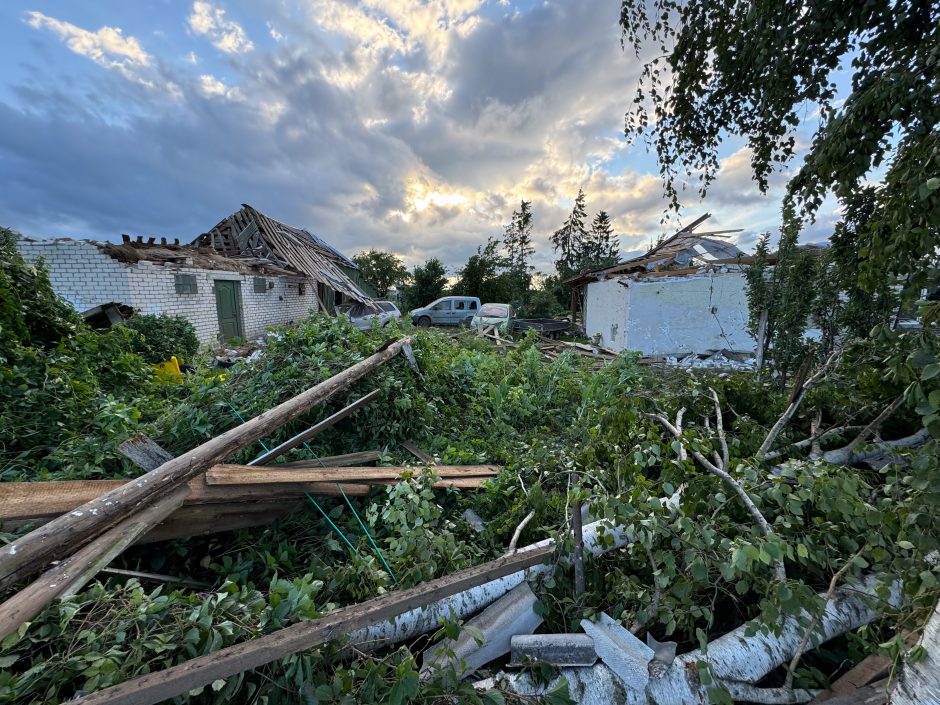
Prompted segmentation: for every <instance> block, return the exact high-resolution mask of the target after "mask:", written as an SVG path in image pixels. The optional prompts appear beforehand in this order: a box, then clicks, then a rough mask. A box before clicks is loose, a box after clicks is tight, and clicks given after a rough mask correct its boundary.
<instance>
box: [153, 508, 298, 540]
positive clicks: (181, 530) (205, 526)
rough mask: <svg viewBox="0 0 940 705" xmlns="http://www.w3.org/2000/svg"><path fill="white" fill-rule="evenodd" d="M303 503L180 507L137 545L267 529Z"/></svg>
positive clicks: (296, 509)
mask: <svg viewBox="0 0 940 705" xmlns="http://www.w3.org/2000/svg"><path fill="white" fill-rule="evenodd" d="M303 506H304V500H301V499H292V500H290V501H287V502H285V501H283V500H282V501H278V502H240V503H237V504H206V505H201V506H194V507H182V508H181V509H178V510H177V511H176V512H174V513H173V515H172V516H170V517H168V518H167V519H166V521H164V522H163V523H162V524H160V525H159V526H157V527H155V528H154V529H153V530H152V531H150V533H148V534H147V535H146V536H144V537H143V538H142V539H141V540H140V541H139V543H142V544H144V543H156V542H158V541H168V540H170V539H178V538H184V537H189V536H206V535H208V534H217V533H220V532H223V531H235V530H236V529H247V528H251V527H253V526H267V525H268V524H273V523H274V522H275V521H277V520H278V519H283V518H284V517H286V516H287V515H288V514H291V513H292V512H295V511H301V510H302V509H303Z"/></svg>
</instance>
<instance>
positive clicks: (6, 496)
mask: <svg viewBox="0 0 940 705" xmlns="http://www.w3.org/2000/svg"><path fill="white" fill-rule="evenodd" d="M124 484H125V481H123V480H69V481H60V482H2V483H0V521H2V522H3V525H4V526H5V527H7V528H10V527H12V526H14V525H20V526H21V525H22V524H23V522H26V521H33V520H37V519H49V518H52V517H56V516H59V515H60V514H65V513H66V512H70V511H72V510H73V509H76V508H77V507H80V506H82V505H83V504H85V503H87V502H90V501H92V500H94V499H96V498H98V497H101V496H102V495H104V494H106V493H107V492H110V491H111V490H113V489H115V488H118V487H121V486H122V485H124ZM187 486H188V487H189V489H190V494H189V495H188V496H187V497H186V500H185V502H184V504H185V505H187V506H191V505H206V504H231V505H234V504H243V503H249V502H257V501H261V500H272V501H273V500H284V499H297V498H298V497H303V496H304V493H308V494H312V495H317V496H320V495H323V496H329V497H333V496H337V497H338V496H340V490H339V489H338V488H337V486H336V484H335V483H332V482H329V483H304V482H293V483H283V484H278V485H265V486H264V487H258V486H254V485H237V486H231V487H211V486H209V485H207V484H206V480H205V478H204V477H202V476H200V477H197V478H194V479H192V480H190V481H189V483H188V485H187ZM341 487H342V490H343V492H345V493H346V494H347V495H349V496H363V495H366V494H368V493H369V485H368V484H360V483H342V484H341Z"/></svg>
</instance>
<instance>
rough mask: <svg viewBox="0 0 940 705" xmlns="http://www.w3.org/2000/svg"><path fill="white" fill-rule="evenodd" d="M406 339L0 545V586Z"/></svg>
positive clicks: (323, 394)
mask: <svg viewBox="0 0 940 705" xmlns="http://www.w3.org/2000/svg"><path fill="white" fill-rule="evenodd" d="M410 343H411V338H401V339H400V340H396V341H395V342H393V343H391V344H390V345H388V347H386V348H385V349H384V350H381V351H379V352H377V353H375V354H374V355H371V356H369V357H367V358H366V359H365V360H362V361H361V362H358V363H356V364H355V365H353V366H352V367H350V368H348V369H346V370H344V371H342V372H340V373H339V374H337V375H334V376H333V377H330V378H329V379H326V380H324V381H323V382H320V383H319V384H316V385H314V386H313V387H310V388H309V389H307V390H306V391H304V392H301V393H300V394H298V395H297V396H295V397H293V398H291V399H288V400H287V401H285V402H283V403H282V404H279V405H278V406H276V407H274V408H273V409H270V410H269V411H266V412H264V413H263V414H260V415H259V416H256V417H255V418H253V419H250V420H249V421H246V422H245V423H243V424H241V425H239V426H236V427H235V428H233V429H230V430H228V431H226V432H225V433H223V434H222V435H220V436H217V437H216V438H213V439H212V440H210V441H207V442H206V443H203V444H202V445H200V446H198V447H196V448H193V449H192V450H190V451H188V452H186V453H183V454H182V455H180V456H179V457H178V458H174V459H173V460H170V461H168V462H166V463H164V464H163V465H161V466H160V467H159V468H157V469H156V470H152V471H150V472H148V473H147V474H146V475H143V476H141V477H138V478H136V479H135V480H131V481H130V482H128V483H126V484H124V485H122V486H121V487H119V488H117V489H114V490H111V491H110V492H108V493H106V494H104V495H102V496H100V497H98V498H96V499H93V500H91V501H90V502H88V503H86V504H85V505H82V507H83V508H82V510H81V511H80V512H74V511H73V512H69V513H68V514H63V515H61V516H59V517H57V518H56V519H53V520H52V521H50V522H49V523H48V524H45V525H43V526H41V527H39V528H38V529H34V530H33V531H31V532H30V533H28V534H26V535H25V536H22V537H20V538H18V539H16V540H15V541H13V542H11V543H9V544H7V545H6V546H3V547H2V549H0V590H4V589H6V588H8V587H10V586H11V585H13V584H14V583H16V582H18V581H19V580H21V579H23V578H25V577H26V576H27V575H31V574H32V573H35V572H36V571H38V570H41V569H42V568H43V567H44V566H46V565H48V564H49V563H50V562H51V561H53V560H56V559H57V558H62V557H64V556H68V555H70V554H71V553H73V552H74V551H75V549H77V548H78V547H80V546H82V545H83V544H85V543H87V542H88V541H90V540H91V539H93V538H94V537H95V536H98V535H99V534H101V533H102V532H104V531H106V530H107V529H108V528H109V527H111V526H113V525H114V524H116V523H117V522H119V521H121V520H122V519H123V518H124V517H126V516H128V515H129V514H131V513H132V512H134V511H135V510H137V509H138V508H139V507H141V506H145V505H147V504H149V503H151V502H153V501H154V500H156V499H157V498H158V497H160V496H162V495H165V494H168V493H170V492H172V491H173V490H174V489H175V488H177V487H179V486H180V485H182V484H184V483H186V482H188V481H189V480H191V479H192V478H194V477H196V476H197V475H199V474H200V473H202V472H203V471H204V470H206V468H208V467H210V466H212V465H213V464H215V463H218V462H220V461H222V460H224V459H225V458H228V457H229V456H231V455H232V454H233V453H235V452H237V451H238V450H241V449H242V448H244V447H245V446H247V445H249V444H251V443H254V442H255V441H257V440H259V439H261V438H263V437H264V436H266V435H268V434H269V433H270V432H271V431H273V430H274V429H276V428H278V427H280V426H283V425H284V424H285V423H288V422H289V421H292V420H294V419H295V418H297V417H298V416H301V415H303V414H305V413H306V412H307V411H309V410H310V409H311V408H312V407H313V406H315V405H316V404H319V403H321V402H323V401H325V400H327V399H329V398H330V397H331V396H333V395H334V394H336V393H337V392H339V391H342V390H343V389H347V388H348V387H350V386H351V385H352V384H354V383H355V382H357V381H359V380H360V379H362V378H363V377H365V376H366V375H367V374H369V373H370V372H371V371H372V370H374V369H375V368H377V367H378V366H379V365H381V364H383V363H384V362H386V361H388V360H390V359H392V358H393V357H395V356H396V355H397V354H398V353H399V352H400V351H401V349H402V347H404V346H405V345H407V344H410Z"/></svg>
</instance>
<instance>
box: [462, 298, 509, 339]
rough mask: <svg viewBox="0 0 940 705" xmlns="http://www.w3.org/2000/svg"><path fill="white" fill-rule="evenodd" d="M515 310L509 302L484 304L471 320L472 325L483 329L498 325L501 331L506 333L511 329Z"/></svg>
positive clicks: (497, 327)
mask: <svg viewBox="0 0 940 705" xmlns="http://www.w3.org/2000/svg"><path fill="white" fill-rule="evenodd" d="M512 317H513V310H512V306H510V305H509V304H483V305H482V306H481V307H480V310H479V311H477V315H475V316H474V317H473V320H471V321H470V327H471V328H475V329H478V330H479V329H482V328H486V327H488V326H496V329H497V330H498V331H499V332H500V333H506V332H507V331H508V330H509V326H510V321H512Z"/></svg>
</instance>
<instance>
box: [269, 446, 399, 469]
mask: <svg viewBox="0 0 940 705" xmlns="http://www.w3.org/2000/svg"><path fill="white" fill-rule="evenodd" d="M381 457H382V451H381V450H379V449H378V448H376V449H375V450H363V451H359V452H358V453H345V454H344V455H328V456H326V457H323V458H308V459H307V460H291V461H290V462H288V463H278V464H277V465H276V466H275V467H279V468H342V467H347V466H349V465H365V464H366V463H372V462H375V461H376V460H378V459H379V458H381Z"/></svg>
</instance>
